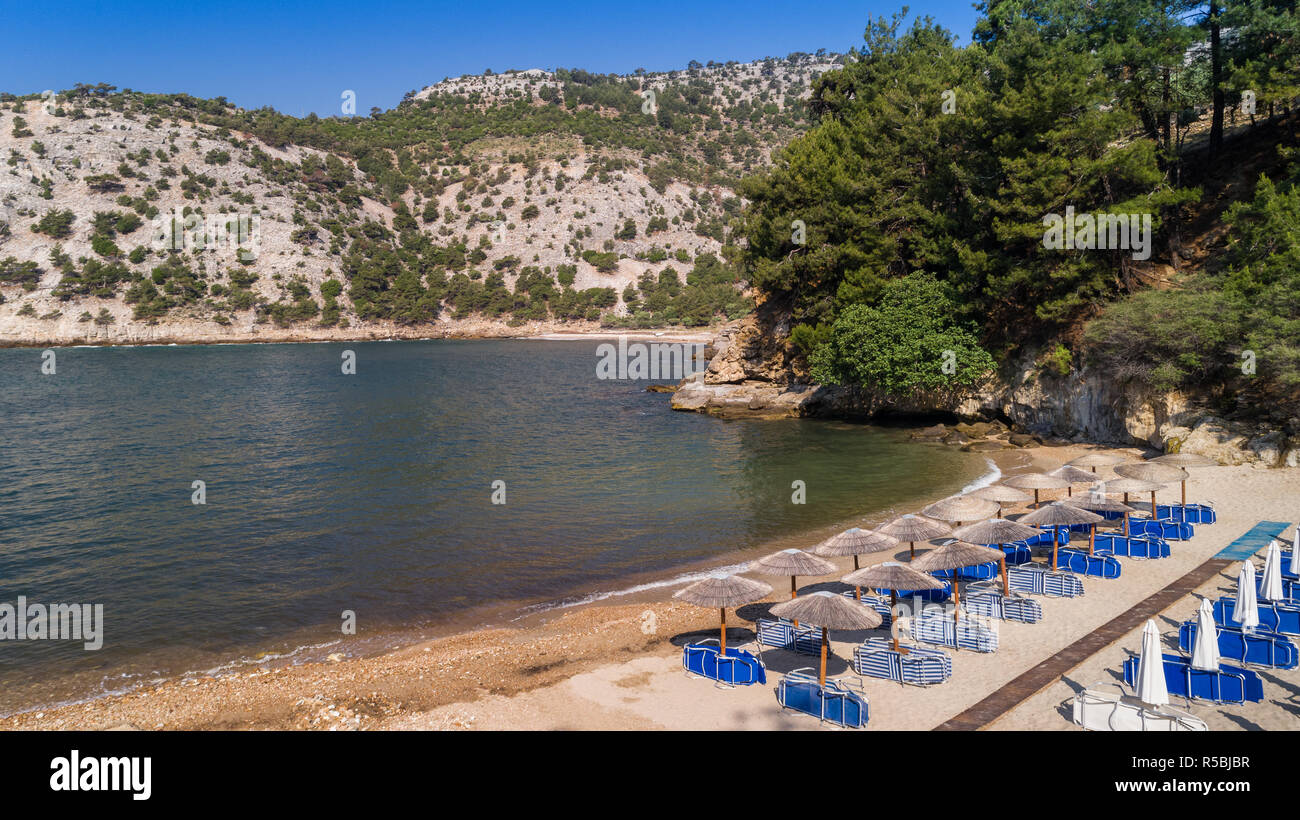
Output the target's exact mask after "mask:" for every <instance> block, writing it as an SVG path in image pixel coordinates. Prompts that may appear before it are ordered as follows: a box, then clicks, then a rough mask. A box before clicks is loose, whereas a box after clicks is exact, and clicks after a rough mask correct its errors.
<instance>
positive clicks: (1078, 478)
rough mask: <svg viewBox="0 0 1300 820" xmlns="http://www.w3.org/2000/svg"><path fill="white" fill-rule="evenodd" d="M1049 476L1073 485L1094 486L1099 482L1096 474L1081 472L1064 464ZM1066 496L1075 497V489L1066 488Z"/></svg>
mask: <svg viewBox="0 0 1300 820" xmlns="http://www.w3.org/2000/svg"><path fill="white" fill-rule="evenodd" d="M1048 475H1050V476H1053V477H1055V478H1063V479H1065V480H1066V481H1068V482H1070V484H1072V485H1073V484H1092V483H1093V482H1095V481H1096V480H1097V474H1096V473H1090V472H1088V471H1087V470H1080V469H1079V468H1078V467H1072V466H1070V465H1069V464H1062V465H1061V466H1060V467H1057V468H1056V469H1055V470H1052V471H1051V472H1050V473H1048ZM1065 494H1066V496H1072V495H1074V487H1072V486H1071V487H1066V488H1065Z"/></svg>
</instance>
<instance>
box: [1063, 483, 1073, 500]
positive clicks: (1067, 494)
mask: <svg viewBox="0 0 1300 820" xmlns="http://www.w3.org/2000/svg"><path fill="white" fill-rule="evenodd" d="M1065 497H1066V498H1074V485H1073V484H1069V485H1066V488H1065Z"/></svg>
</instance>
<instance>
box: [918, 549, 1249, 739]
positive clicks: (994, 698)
mask: <svg viewBox="0 0 1300 820" xmlns="http://www.w3.org/2000/svg"><path fill="white" fill-rule="evenodd" d="M1231 564H1232V562H1231V561H1228V560H1226V559H1223V558H1218V557H1215V558H1211V559H1209V560H1208V561H1206V562H1205V563H1204V564H1201V565H1200V566H1198V567H1196V568H1195V569H1193V570H1192V571H1191V572H1189V573H1187V574H1186V575H1184V576H1183V577H1181V578H1179V579H1178V580H1176V581H1174V582H1173V583H1172V584H1170V585H1169V586H1167V587H1165V588H1164V589H1162V590H1160V591H1159V592H1156V593H1155V594H1153V595H1151V596H1150V597H1148V598H1146V599H1144V600H1142V601H1141V602H1139V603H1138V604H1137V605H1135V606H1134V607H1132V608H1131V609H1129V610H1128V611H1126V612H1124V613H1123V614H1121V615H1118V616H1116V617H1115V618H1112V619H1111V620H1109V621H1107V622H1106V623H1104V624H1102V625H1101V626H1100V627H1098V628H1097V629H1095V630H1093V631H1092V632H1089V633H1088V634H1087V635H1084V636H1083V637H1082V638H1080V639H1079V640H1077V641H1075V642H1074V643H1072V644H1070V645H1069V646H1067V647H1065V648H1064V649H1062V650H1061V651H1060V652H1057V653H1056V654H1055V655H1053V656H1052V657H1050V658H1048V659H1047V660H1045V661H1043V662H1042V663H1040V664H1038V665H1037V666H1035V667H1033V668H1032V669H1029V670H1028V671H1026V672H1025V673H1024V674H1022V675H1020V676H1019V677H1017V678H1014V679H1012V680H1011V681H1008V682H1007V684H1006V685H1005V686H1003V687H1002V688H1000V689H998V690H997V691H996V692H994V693H993V694H991V695H989V696H988V697H986V698H984V700H981V701H980V702H979V703H976V704H975V705H974V706H972V707H970V708H969V709H967V710H966V711H964V712H962V713H960V714H958V715H954V716H953V717H952V718H951V719H950V720H948V721H945V722H944V723H941V724H939V725H938V726H936V727H935V728H934V730H935V731H936V732H943V731H973V730H976V729H984V728H986V727H988V726H989V724H991V723H993V722H994V721H995V720H997V719H998V718H1000V717H1002V716H1003V715H1005V714H1006V713H1007V712H1009V711H1011V710H1012V709H1014V708H1015V707H1017V706H1019V705H1020V704H1021V703H1023V702H1025V701H1026V700H1028V699H1029V698H1031V697H1033V696H1034V695H1036V694H1038V693H1039V692H1040V691H1042V690H1043V689H1044V688H1046V687H1048V686H1050V685H1052V684H1053V683H1055V682H1056V681H1058V680H1060V678H1061V676H1062V675H1064V674H1065V673H1067V672H1069V671H1070V670H1071V669H1073V668H1074V667H1076V666H1078V665H1079V664H1081V663H1083V662H1084V661H1085V660H1087V659H1088V658H1090V657H1092V656H1093V655H1095V654H1096V653H1097V652H1099V651H1101V650H1102V649H1105V648H1106V647H1107V646H1109V645H1110V644H1112V643H1114V642H1115V641H1117V640H1118V639H1119V638H1120V637H1122V636H1123V635H1126V634H1128V633H1129V632H1131V631H1132V630H1134V629H1136V628H1137V627H1139V626H1141V625H1142V624H1143V622H1145V621H1146V620H1147V619H1148V618H1152V617H1155V616H1156V615H1157V614H1158V613H1160V612H1163V611H1164V610H1166V609H1168V608H1169V607H1170V606H1173V604H1174V603H1176V602H1177V601H1178V600H1179V599H1180V598H1182V597H1183V596H1184V595H1187V594H1188V593H1190V592H1191V591H1192V590H1194V589H1196V588H1197V587H1199V586H1200V585H1201V584H1203V583H1205V582H1206V581H1208V580H1210V578H1212V577H1214V575H1216V574H1217V573H1220V572H1222V571H1223V570H1225V569H1227V568H1228V567H1229V566H1230V565H1231Z"/></svg>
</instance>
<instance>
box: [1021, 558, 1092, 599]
mask: <svg viewBox="0 0 1300 820" xmlns="http://www.w3.org/2000/svg"><path fill="white" fill-rule="evenodd" d="M1041 566H1042V565H1041V564H1030V565H1028V566H1023V567H1007V584H1008V586H1010V587H1011V588H1012V589H1013V590H1015V591H1016V592H1028V593H1029V594H1031V595H1049V596H1051V597H1053V598H1077V597H1079V596H1080V595H1082V594H1083V582H1082V581H1080V580H1079V577H1078V576H1077V575H1074V574H1073V573H1069V572H1052V571H1050V570H1048V569H1040V567H1041Z"/></svg>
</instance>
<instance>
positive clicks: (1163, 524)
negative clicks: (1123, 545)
mask: <svg viewBox="0 0 1300 820" xmlns="http://www.w3.org/2000/svg"><path fill="white" fill-rule="evenodd" d="M1128 534H1129V535H1146V536H1154V537H1155V538H1163V539H1165V540H1166V541H1186V540H1187V539H1189V538H1191V537H1192V536H1193V535H1194V534H1195V530H1194V529H1193V527H1192V525H1191V524H1184V523H1182V522H1181V521H1167V520H1165V519H1160V520H1158V521H1152V520H1151V519H1150V518H1134V517H1131V516H1130V517H1129V520H1128Z"/></svg>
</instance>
